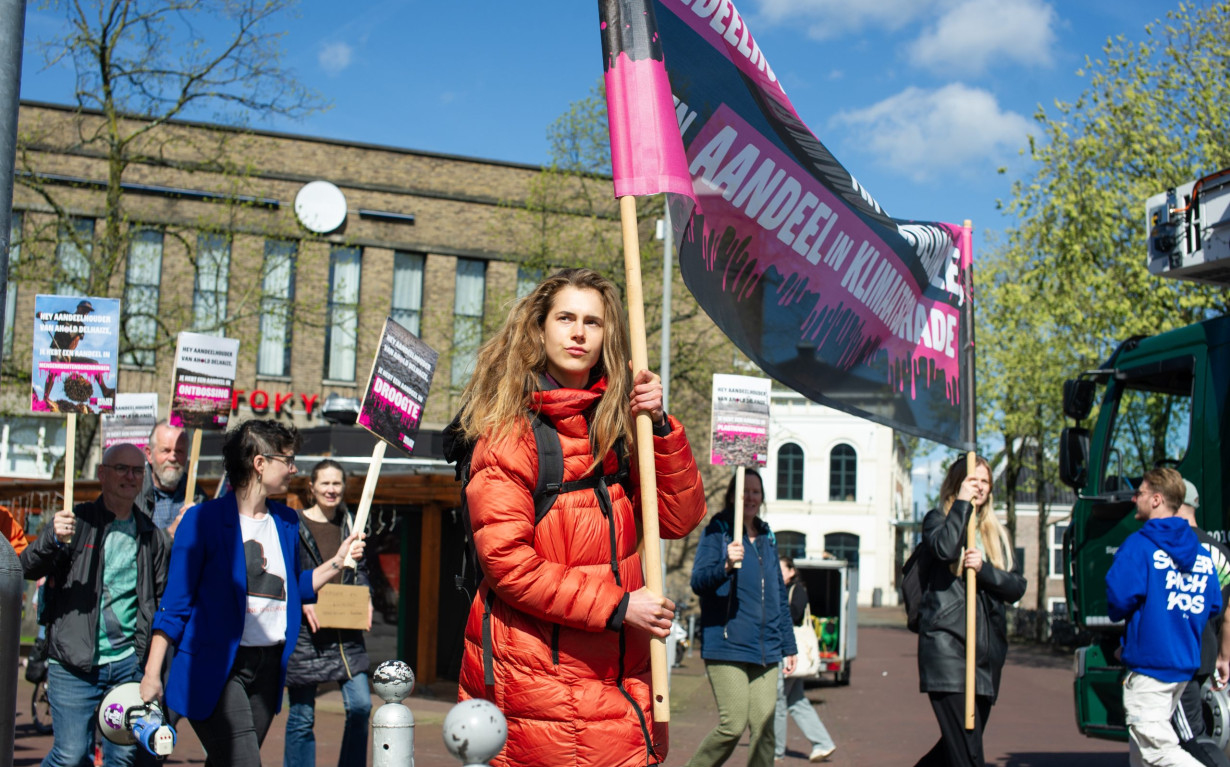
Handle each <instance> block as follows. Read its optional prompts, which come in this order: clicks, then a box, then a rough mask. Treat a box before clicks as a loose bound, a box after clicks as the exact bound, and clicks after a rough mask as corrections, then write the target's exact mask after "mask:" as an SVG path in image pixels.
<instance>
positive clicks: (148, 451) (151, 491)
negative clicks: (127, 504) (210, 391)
mask: <svg viewBox="0 0 1230 767" xmlns="http://www.w3.org/2000/svg"><path fill="white" fill-rule="evenodd" d="M145 460H146V461H148V462H149V471H148V472H147V473H146V475H145V486H144V487H143V488H142V491H141V496H140V497H139V498H138V499H137V504H138V505H139V506H140V507H141V508H142V509H143V510H144V511H145V513H146V514H148V515H149V516H150V518H151V519H153V520H154V524H155V525H157V526H158V527H160V528H162V529H163V530H166V531H167V533H168V534H169V535H170V536H171V537H174V536H175V528H176V527H177V526H178V525H179V520H180V518H181V517H182V516H183V514H184V510H185V509H187V508H188V507H189V506H192V505H193V503H201V502H202V501H204V500H205V496H204V495H203V494H201V493H196V494H195V495H196V498H195V499H194V501H193V503H185V502H184V493H185V491H186V490H187V486H188V432H186V431H184V430H183V429H181V428H179V427H178V426H172V425H171V424H169V423H167V422H166V421H159V422H158V423H157V424H156V425H155V426H154V429H153V431H151V432H150V434H149V444H147V445H146V446H145Z"/></svg>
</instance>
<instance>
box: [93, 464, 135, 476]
mask: <svg viewBox="0 0 1230 767" xmlns="http://www.w3.org/2000/svg"><path fill="white" fill-rule="evenodd" d="M102 465H103V466H105V467H107V468H108V469H110V470H111V471H114V472H115V473H116V474H123V475H124V476H126V477H135V476H137V475H138V474H144V473H145V464H141V465H139V466H130V465H128V464H126V463H104V464H102Z"/></svg>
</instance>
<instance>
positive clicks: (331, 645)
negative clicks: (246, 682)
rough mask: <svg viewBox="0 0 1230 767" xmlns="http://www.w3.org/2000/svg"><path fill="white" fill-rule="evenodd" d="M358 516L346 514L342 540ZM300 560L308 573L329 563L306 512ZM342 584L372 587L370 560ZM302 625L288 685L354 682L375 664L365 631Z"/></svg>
mask: <svg viewBox="0 0 1230 767" xmlns="http://www.w3.org/2000/svg"><path fill="white" fill-rule="evenodd" d="M353 524H354V516H353V515H351V514H350V513H349V512H343V514H342V540H346V537H347V536H348V535H350V529H351V525H353ZM299 559H300V562H302V565H303V569H304V570H312V569H315V568H317V567H319V566H320V565H321V564H322V563H323V562H324V561H325V560H324V558H323V557H322V556H321V555H320V549H319V548H317V546H316V539H314V538H313V537H312V533H311V531H310V530H309V528H308V526H307V525H306V524H305V523H304V521H303V512H302V511H300V512H299ZM342 583H344V584H345V585H347V586H368V587H369V588H370V586H371V583H370V582H369V581H368V578H367V557H364V558H363V559H361V560H359V563H358V567H357V568H355V570H353V571H351V570H349V569H347V570H345V571H344V572H343V574H342ZM300 619H301V620H302V621H303V622H302V623H301V624H300V626H299V638H298V639H297V640H296V641H295V651H294V652H293V653H292V654H291V656H290V662H289V664H288V665H287V666H286V685H287V686H288V687H297V686H299V685H308V684H320V683H321V682H341V681H345V680H347V679H350V678H351V677H352V676H354V675H355V674H361V673H364V672H366V671H367V668H368V666H369V665H371V662H370V661H369V660H368V658H367V646H366V645H365V644H364V643H363V632H362V631H356V630H354V629H330V628H322V629H320V630H319V631H317V632H316V633H314V634H313V633H312V630H311V628H310V627H309V626H308V622H307V618H306V617H305V616H302V615H301V616H300Z"/></svg>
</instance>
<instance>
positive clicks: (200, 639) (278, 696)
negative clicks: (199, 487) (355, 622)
mask: <svg viewBox="0 0 1230 767" xmlns="http://www.w3.org/2000/svg"><path fill="white" fill-rule="evenodd" d="M298 445H299V435H298V432H296V431H295V430H294V429H292V428H287V427H286V426H283V425H282V424H280V423H277V422H276V421H272V420H251V421H245V422H244V423H243V424H241V425H240V426H239V427H238V428H236V429H234V430H233V431H231V432H230V433H229V434H228V435H227V438H226V442H225V444H224V445H223V447H222V456H223V461H224V463H225V468H226V473H227V476H228V477H229V478H230V480H231V483H232V485H233V487H234V488H235V490H234V492H232V493H228V494H227V495H225V496H223V497H222V498H219V499H217V500H213V501H208V502H206V503H203V504H200V505H198V506H193V507H192V508H190V509H188V510H187V511H186V512H184V516H183V519H182V521H181V522H180V524H179V529H178V530H177V531H176V535H175V543H174V545H173V546H172V548H171V561H170V566H169V568H168V573H167V587H166V591H165V592H164V593H163V596H162V602H161V603H160V604H159V606H158V613H157V615H156V616H155V618H154V625H153V629H154V636H153V639H152V640H151V641H150V650H149V659H148V660H147V662H146V665H145V676H144V678H143V679H142V680H141V697H142V699H143V700H145V701H150V700H153V699H154V698H156V697H158V696H159V695H161V694H162V681H161V672H162V666H163V661H164V659H165V657H166V652H167V648H168V647H169V646H171V645H174V646H175V648H176V652H175V657H174V659H173V660H172V661H171V671H170V674H169V675H168V678H167V690H166V691H167V695H166V702H167V705H168V706H169V707H170V708H171V709H173V710H175V711H177V712H179V713H180V714H182V715H183V716H184V717H186V718H187V719H188V721H189V722H191V723H192V729H193V730H195V731H196V734H197V737H198V738H200V741H201V745H202V746H204V747H205V752H206V755H207V756H206V760H205V764H206V765H209V766H210V767H215V766H216V767H221V766H222V765H225V766H226V767H260V763H261V761H260V746H261V742H262V741H264V739H265V734H266V733H267V732H268V731H269V725H270V723H271V722H272V721H273V717H274V714H276V713H277V711H278V710H279V709H280V708H281V703H282V687H283V685H284V682H285V679H286V663H287V660H288V659H289V658H290V654H291V651H292V650H294V648H295V639H296V638H297V637H298V635H299V615H300V613H301V611H302V608H301V605H302V604H303V603H304V602H305V601H306V602H309V603H310V602H314V601H315V600H316V591H317V589H319V588H320V587H321V586H323V585H324V584H325V583H326V582H328V580H329V579H330V578H332V577H333V576H334V575H335V574H336V573H337V572H338V571H339V570H341V568H342V564H343V562H344V560H345V557H346V553H347V552H349V553H350V555H351V556H352V557H354V558H355V559H359V558H361V557H362V556H363V542H362V541H361V540H359V534H358V533H352V534H351V535H350V536H349V537H348V538H346V540H344V541H343V542H342V545H341V546H339V547H338V551H337V554H336V555H335V556H334V557H332V558H331V559H329V560H328V561H326V562H324V563H323V564H321V565H320V566H319V567H317V568H316V569H315V570H304V571H302V572H301V571H300V564H299V562H300V559H299V516H298V515H297V514H296V513H295V511H294V510H293V509H291V508H289V507H287V506H284V505H283V504H280V503H277V502H276V501H273V500H270V496H273V495H281V494H283V493H285V492H286V490H287V486H288V485H289V483H290V478H291V477H292V476H294V474H295V449H296V448H297V447H298Z"/></svg>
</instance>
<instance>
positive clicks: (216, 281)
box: [192, 232, 231, 336]
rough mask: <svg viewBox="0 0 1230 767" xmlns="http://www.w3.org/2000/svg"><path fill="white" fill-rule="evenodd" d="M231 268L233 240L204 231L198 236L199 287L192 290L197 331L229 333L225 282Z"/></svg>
mask: <svg viewBox="0 0 1230 767" xmlns="http://www.w3.org/2000/svg"><path fill="white" fill-rule="evenodd" d="M230 272H231V240H230V238H229V237H227V236H226V235H225V234H221V233H217V232H201V233H200V234H199V235H197V239H196V288H195V289H194V290H193V292H192V327H193V329H194V330H196V332H198V333H208V334H210V335H215V336H222V335H225V334H226V327H225V326H226V286H227V283H228V281H229V279H230Z"/></svg>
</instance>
